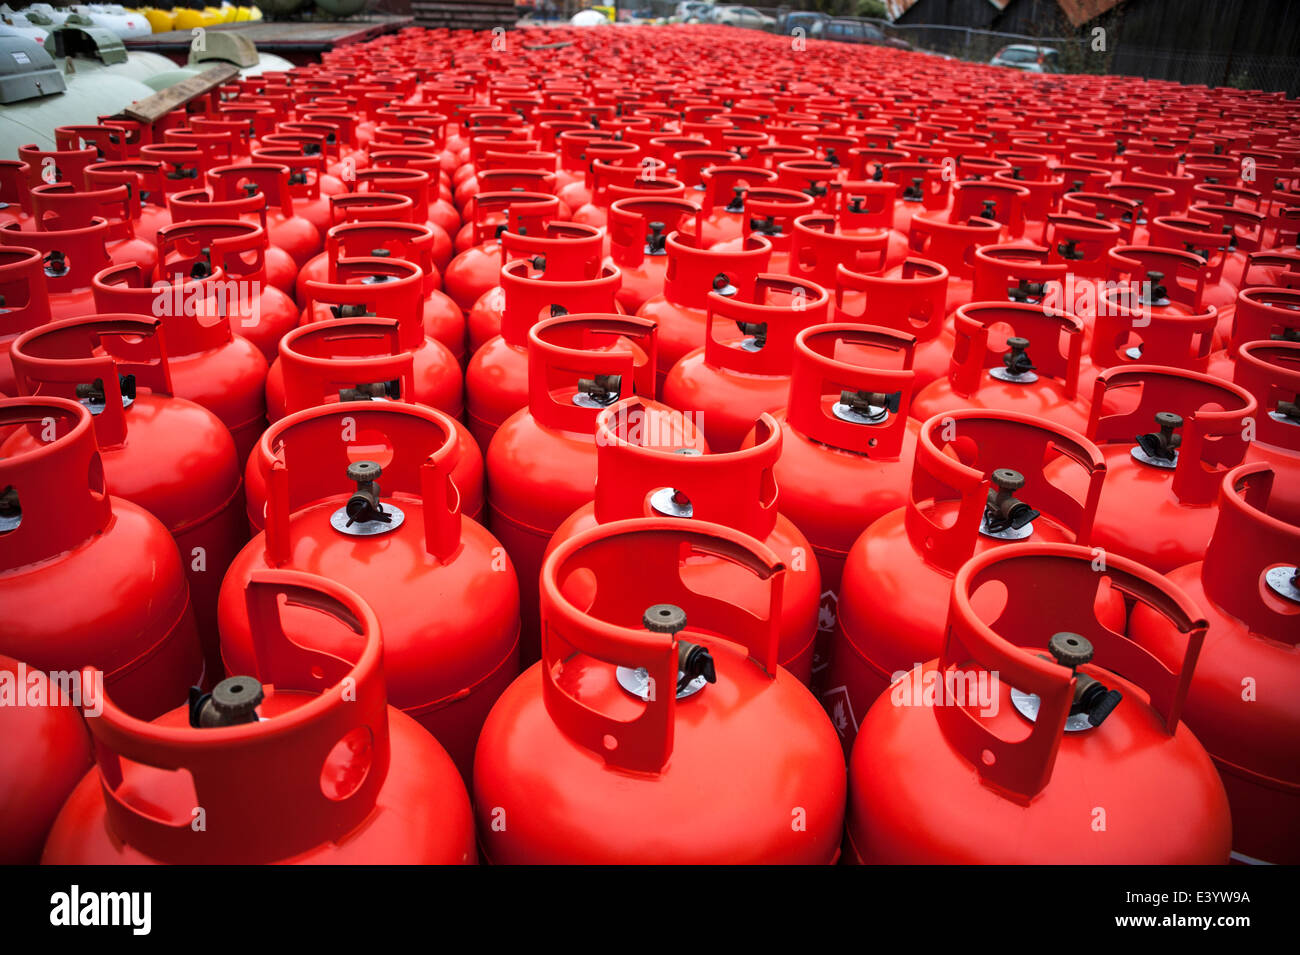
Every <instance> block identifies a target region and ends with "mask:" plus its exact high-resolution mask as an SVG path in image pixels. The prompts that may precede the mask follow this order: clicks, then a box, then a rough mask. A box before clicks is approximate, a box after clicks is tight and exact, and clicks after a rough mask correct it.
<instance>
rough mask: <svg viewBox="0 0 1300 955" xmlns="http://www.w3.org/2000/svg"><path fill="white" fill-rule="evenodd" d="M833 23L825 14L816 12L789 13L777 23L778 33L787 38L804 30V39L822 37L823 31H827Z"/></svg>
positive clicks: (798, 11)
mask: <svg viewBox="0 0 1300 955" xmlns="http://www.w3.org/2000/svg"><path fill="white" fill-rule="evenodd" d="M830 22H831V18H830V17H829V16H827V15H826V14H824V13H817V12H816V11H814V10H795V11H794V12H792V13H787V14H786V15H785V16H784V17H782V18H781V19H780V20H778V21H777V28H776V29H777V32H778V33H783V34H785V35H786V36H794V31H795V30H803V35H804V37H807V38H813V37H818V38H819V37H821V36H822V31H823V30H825V29H826V24H828V23H830Z"/></svg>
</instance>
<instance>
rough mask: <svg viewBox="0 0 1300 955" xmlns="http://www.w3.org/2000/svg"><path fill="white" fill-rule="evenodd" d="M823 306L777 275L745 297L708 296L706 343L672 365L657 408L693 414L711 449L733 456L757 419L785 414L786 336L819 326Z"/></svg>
mask: <svg viewBox="0 0 1300 955" xmlns="http://www.w3.org/2000/svg"><path fill="white" fill-rule="evenodd" d="M829 305H830V294H829V293H828V292H827V291H826V290H825V289H824V288H822V287H820V286H818V285H814V284H813V283H812V282H808V281H801V280H798V279H792V278H789V277H787V276H783V275H760V276H759V277H758V280H757V281H756V282H755V286H754V293H753V295H752V296H744V297H743V298H742V296H741V295H735V296H732V297H727V296H725V295H722V294H721V293H720V292H718V291H716V290H715V291H712V292H710V293H709V296H708V309H709V317H708V321H707V323H706V335H707V338H706V344H705V346H704V347H703V348H699V349H696V350H695V351H693V352H691V353H690V354H688V355H686V356H685V357H684V358H682V359H681V360H680V361H678V362H677V364H675V365H674V366H673V368H672V370H671V371H670V372H669V373H668V377H667V378H666V379H665V381H664V386H663V398H664V401H665V402H666V403H667V404H668V405H670V406H671V407H673V408H677V409H679V410H681V411H692V412H697V413H698V414H699V415H700V416H701V420H700V427H701V428H703V430H704V434H705V436H706V437H707V438H708V439H709V445H710V447H712V448H713V449H714V450H716V451H734V450H736V449H737V448H739V447H740V444H741V442H742V441H743V440H744V438H745V435H746V434H748V433H749V431H750V429H751V428H753V426H754V422H755V421H757V420H758V416H759V415H760V414H762V413H763V412H764V411H767V412H774V411H778V410H779V409H781V408H784V407H785V402H786V399H787V398H788V397H789V392H790V369H791V366H792V364H793V362H794V337H795V335H797V334H798V333H799V332H800V331H802V330H803V329H805V328H807V327H808V326H810V325H820V324H822V323H823V322H825V321H826V318H827V312H828V308H829ZM643 311H644V310H643ZM727 322H734V323H735V325H736V327H737V328H738V329H739V332H740V335H739V336H737V335H735V334H734V333H728V332H727V331H725V327H726V326H725V323H727Z"/></svg>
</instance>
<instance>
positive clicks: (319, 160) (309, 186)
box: [245, 146, 361, 252]
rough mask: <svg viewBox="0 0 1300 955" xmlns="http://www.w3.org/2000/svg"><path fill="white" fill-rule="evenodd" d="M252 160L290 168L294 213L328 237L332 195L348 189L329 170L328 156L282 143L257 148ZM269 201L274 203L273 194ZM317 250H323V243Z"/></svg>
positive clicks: (288, 181) (288, 187)
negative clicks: (327, 164) (327, 171)
mask: <svg viewBox="0 0 1300 955" xmlns="http://www.w3.org/2000/svg"><path fill="white" fill-rule="evenodd" d="M252 159H253V163H252V164H259V163H265V164H271V165H274V164H280V165H282V166H284V168H286V169H287V170H288V175H287V177H286V179H285V182H286V184H287V191H286V192H285V193H284V195H285V196H286V198H288V199H292V202H293V214H294V215H295V216H297V217H298V218H300V219H305V220H306V221H308V222H310V223H311V224H312V225H314V226H315V227H316V229H317V233H318V235H319V237H320V238H321V239H324V238H325V230H326V229H328V228H329V227H330V224H331V213H330V198H331V196H336V195H340V194H342V193H344V192H345V191H346V187H345V186H344V185H343V183H342V182H340V181H339V180H337V179H335V178H334V177H333V176H329V175H327V174H326V173H325V157H324V156H322V155H320V154H317V155H314V156H305V155H303V154H302V152H300V151H299V149H298V147H296V146H290V147H287V148H286V147H282V146H281V147H271V148H264V149H255V150H253V154H252ZM245 168H247V167H245ZM357 175H358V176H360V175H361V173H357ZM267 201H268V203H270V204H271V205H272V206H273V205H274V202H273V201H272V200H271V199H270V197H268V199H267ZM316 251H317V252H319V251H320V247H319V246H317V248H316Z"/></svg>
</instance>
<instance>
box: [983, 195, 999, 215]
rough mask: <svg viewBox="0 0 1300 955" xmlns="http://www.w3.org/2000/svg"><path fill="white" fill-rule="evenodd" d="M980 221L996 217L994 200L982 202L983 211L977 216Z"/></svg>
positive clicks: (996, 211)
mask: <svg viewBox="0 0 1300 955" xmlns="http://www.w3.org/2000/svg"><path fill="white" fill-rule="evenodd" d="M979 216H980V218H981V219H996V218H997V217H998V204H997V201H996V200H994V199H985V200H984V211H983V212H981V213H980V214H979Z"/></svg>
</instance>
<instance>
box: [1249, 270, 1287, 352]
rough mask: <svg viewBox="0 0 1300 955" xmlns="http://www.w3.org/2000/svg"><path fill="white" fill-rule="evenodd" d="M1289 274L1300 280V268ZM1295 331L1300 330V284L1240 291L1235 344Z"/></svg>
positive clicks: (1261, 339)
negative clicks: (1295, 286)
mask: <svg viewBox="0 0 1300 955" xmlns="http://www.w3.org/2000/svg"><path fill="white" fill-rule="evenodd" d="M1289 274H1291V275H1293V276H1295V278H1296V279H1297V280H1300V272H1294V273H1289ZM1297 285H1300V281H1297ZM1295 331H1300V288H1298V289H1286V288H1245V289H1242V290H1241V291H1240V292H1238V293H1237V308H1236V310H1235V311H1234V312H1233V318H1232V341H1233V344H1234V345H1239V344H1242V343H1245V342H1257V341H1263V340H1265V339H1271V338H1273V336H1274V335H1278V336H1282V335H1285V334H1286V333H1287V332H1295ZM1233 350H1234V351H1235V350H1236V349H1235V348H1234V349H1233Z"/></svg>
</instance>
